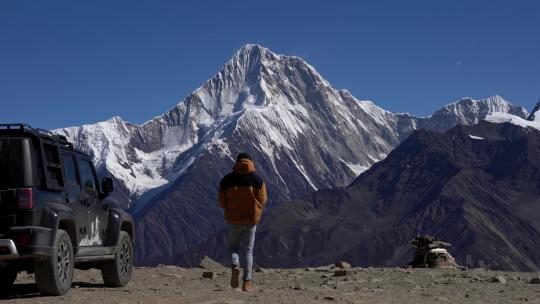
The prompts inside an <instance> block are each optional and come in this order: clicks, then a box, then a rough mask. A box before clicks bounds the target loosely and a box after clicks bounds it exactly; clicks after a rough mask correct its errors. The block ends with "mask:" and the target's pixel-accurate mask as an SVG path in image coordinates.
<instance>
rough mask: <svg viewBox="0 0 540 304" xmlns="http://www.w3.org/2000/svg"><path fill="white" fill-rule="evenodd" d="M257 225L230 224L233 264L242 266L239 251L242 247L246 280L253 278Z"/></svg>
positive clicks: (230, 245) (230, 246)
mask: <svg viewBox="0 0 540 304" xmlns="http://www.w3.org/2000/svg"><path fill="white" fill-rule="evenodd" d="M256 230H257V225H233V224H229V249H230V250H231V253H232V264H233V266H240V257H239V255H238V254H239V252H240V249H242V256H243V263H242V266H243V268H244V276H243V278H244V281H250V280H251V271H252V268H253V246H254V245H255V231H256Z"/></svg>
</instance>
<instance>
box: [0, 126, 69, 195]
mask: <svg viewBox="0 0 540 304" xmlns="http://www.w3.org/2000/svg"><path fill="white" fill-rule="evenodd" d="M1 134H9V135H30V136H33V137H34V138H35V139H36V140H37V142H38V144H39V146H40V150H41V151H40V154H41V159H42V162H41V163H42V165H43V172H44V177H45V186H46V187H47V188H49V189H53V190H63V188H64V181H65V177H64V173H63V171H64V170H63V163H62V160H61V157H60V148H61V147H62V148H67V149H69V150H71V151H73V144H72V143H70V142H69V141H68V140H67V138H66V137H65V136H62V135H57V134H54V133H52V132H51V131H48V130H44V129H39V128H32V127H31V126H30V125H28V124H24V123H12V124H0V135H1Z"/></svg>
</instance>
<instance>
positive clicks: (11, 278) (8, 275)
mask: <svg viewBox="0 0 540 304" xmlns="http://www.w3.org/2000/svg"><path fill="white" fill-rule="evenodd" d="M16 279H17V270H14V269H9V268H8V269H0V289H1V290H7V289H8V288H9V287H10V286H11V285H13V283H15V280H16Z"/></svg>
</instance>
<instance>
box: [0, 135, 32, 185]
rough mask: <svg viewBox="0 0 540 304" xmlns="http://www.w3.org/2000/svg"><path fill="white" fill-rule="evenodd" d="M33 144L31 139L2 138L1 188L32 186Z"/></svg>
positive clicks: (0, 148) (0, 159)
mask: <svg viewBox="0 0 540 304" xmlns="http://www.w3.org/2000/svg"><path fill="white" fill-rule="evenodd" d="M31 153H32V144H31V141H30V139H29V138H16V137H2V138H0V187H1V188H9V187H21V186H26V187H29V186H32V184H33V169H32V167H33V166H32V157H31Z"/></svg>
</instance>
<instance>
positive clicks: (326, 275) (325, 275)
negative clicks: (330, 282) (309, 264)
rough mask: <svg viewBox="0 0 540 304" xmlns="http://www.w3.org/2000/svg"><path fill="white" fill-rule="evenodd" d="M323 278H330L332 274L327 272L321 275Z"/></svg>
mask: <svg viewBox="0 0 540 304" xmlns="http://www.w3.org/2000/svg"><path fill="white" fill-rule="evenodd" d="M321 278H323V279H329V278H330V275H329V274H328V273H325V274H323V275H322V276H321Z"/></svg>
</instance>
